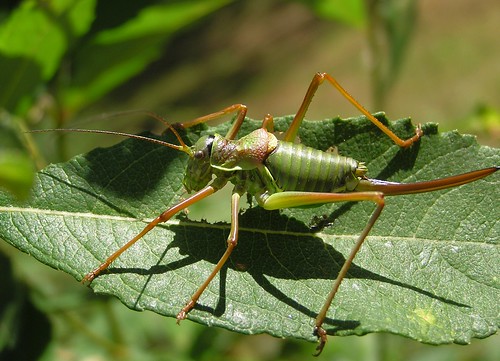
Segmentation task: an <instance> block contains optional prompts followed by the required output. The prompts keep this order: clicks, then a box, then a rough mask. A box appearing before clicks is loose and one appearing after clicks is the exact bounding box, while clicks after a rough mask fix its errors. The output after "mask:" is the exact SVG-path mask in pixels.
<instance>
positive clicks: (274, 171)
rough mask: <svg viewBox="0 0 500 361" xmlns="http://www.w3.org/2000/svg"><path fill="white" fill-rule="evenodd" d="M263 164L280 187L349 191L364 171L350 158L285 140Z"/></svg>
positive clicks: (318, 190) (364, 169)
mask: <svg viewBox="0 0 500 361" xmlns="http://www.w3.org/2000/svg"><path fill="white" fill-rule="evenodd" d="M264 164H265V165H266V167H267V168H268V169H269V172H270V173H271V175H272V176H273V178H274V180H275V182H276V184H277V186H278V187H279V188H280V189H281V190H282V191H306V192H342V191H346V190H347V191H351V190H353V189H354V188H355V187H356V186H357V184H358V182H359V180H358V177H359V176H362V175H363V174H364V173H365V172H366V168H365V167H364V165H363V164H360V163H358V162H357V161H356V160H354V159H352V158H348V157H342V156H340V155H338V154H335V153H329V152H323V151H320V150H317V149H314V148H310V147H306V146H304V145H302V144H293V143H287V142H280V143H279V145H278V147H277V148H276V149H275V150H274V151H273V152H272V153H271V154H270V155H269V156H268V157H267V159H266V160H265V162H264Z"/></svg>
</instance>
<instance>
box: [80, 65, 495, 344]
mask: <svg viewBox="0 0 500 361" xmlns="http://www.w3.org/2000/svg"><path fill="white" fill-rule="evenodd" d="M325 80H326V81H327V82H328V83H330V84H331V85H332V86H334V87H335V88H336V89H337V90H338V91H339V92H340V93H341V94H342V95H343V96H344V97H345V98H346V99H347V100H349V101H350V102H351V103H352V104H353V105H354V106H355V107H356V108H358V110H359V111H361V113H363V114H364V115H365V116H366V117H367V118H368V119H369V120H370V121H372V122H373V123H374V124H375V125H376V126H377V127H378V128H379V129H380V130H381V131H382V132H384V133H385V134H386V135H387V136H389V137H390V138H391V139H392V140H393V141H394V143H396V144H397V145H399V146H401V147H409V146H411V145H412V144H413V143H415V142H417V141H418V140H419V138H420V137H421V136H422V135H423V132H422V130H421V129H420V126H417V128H416V131H415V135H414V136H413V137H411V138H409V139H406V140H402V139H400V138H399V137H398V136H397V135H395V134H394V133H393V132H392V131H391V130H390V129H389V128H387V127H386V126H385V125H384V124H382V123H381V122H380V121H378V120H377V119H376V118H375V117H373V116H372V115H371V114H370V113H369V112H368V111H367V110H366V109H365V108H364V107H362V106H361V105H360V104H359V103H358V102H357V101H356V100H355V99H354V98H353V97H352V96H350V95H349V94H348V93H347V92H346V91H345V90H344V89H343V88H342V87H341V86H340V84H339V83H338V82H337V81H336V80H335V79H334V78H333V77H332V76H330V75H329V74H326V73H318V74H316V75H315V76H314V78H313V80H312V82H311V84H310V86H309V89H308V91H307V93H306V95H305V98H304V100H303V102H302V104H301V106H300V108H299V110H298V112H297V113H296V115H295V118H294V120H293V121H292V123H291V125H290V127H289V128H288V130H287V131H286V133H285V134H284V138H283V140H278V139H277V137H276V136H275V134H274V133H273V118H272V117H271V116H270V115H268V116H266V117H265V119H264V120H263V122H262V126H261V128H260V129H257V130H256V131H254V132H252V133H250V134H248V135H246V136H244V137H242V138H240V139H236V135H237V133H238V131H239V129H240V127H241V125H242V123H243V121H244V119H245V115H246V112H247V108H246V107H245V106H244V105H242V104H235V105H232V106H229V107H227V108H224V109H222V110H221V111H219V112H215V113H212V114H209V115H205V116H202V117H200V118H197V119H194V120H192V121H190V122H186V123H182V124H178V126H180V127H184V128H189V127H192V126H194V125H196V124H199V123H205V122H208V121H211V120H215V119H217V118H221V117H223V116H225V115H228V114H233V113H235V114H236V119H235V121H234V123H233V125H232V126H231V128H230V129H229V131H228V132H227V134H226V135H225V136H221V135H218V134H214V135H209V136H204V137H202V138H200V139H199V140H198V142H196V144H195V145H194V146H192V147H189V146H187V145H186V144H185V143H184V141H183V140H182V138H181V137H180V135H179V134H178V133H177V131H176V129H175V127H174V126H172V125H169V124H167V123H166V122H165V124H166V126H167V127H168V128H169V129H170V130H171V131H172V132H173V133H174V135H175V136H176V138H177V140H178V142H179V144H178V145H176V144H172V143H167V142H164V141H161V140H156V139H151V138H147V137H143V136H138V135H130V134H125V133H119V132H112V131H95V130H84V129H73V130H72V131H80V132H97V133H106V134H115V135H122V136H127V137H131V138H136V139H143V140H147V141H150V142H154V143H157V144H161V145H164V146H167V147H170V148H173V149H176V150H180V151H182V152H184V153H186V154H188V155H189V162H188V166H187V169H186V172H185V175H184V186H185V188H186V190H187V191H189V192H191V191H194V192H195V193H194V194H192V195H191V196H189V197H188V198H186V199H184V200H183V201H181V202H179V203H178V204H176V205H174V206H172V207H171V208H169V209H167V210H166V211H164V212H163V213H161V214H160V215H159V216H158V217H157V218H155V219H154V220H153V221H151V222H150V223H149V224H148V225H146V227H145V228H144V229H143V230H142V231H141V232H140V233H139V234H137V235H136V236H135V237H134V238H132V239H131V240H130V241H128V242H127V243H126V244H125V245H123V246H122V247H120V248H119V249H118V250H116V251H115V252H114V253H113V254H111V255H110V256H109V257H108V258H107V259H106V260H105V261H104V262H103V263H102V264H100V265H99V266H98V267H97V268H95V269H94V270H93V271H91V272H89V273H88V274H87V275H85V276H84V278H83V280H82V282H84V283H90V282H92V280H93V279H94V278H96V277H97V276H99V275H100V274H101V273H102V272H103V271H105V270H106V269H107V268H108V267H109V266H110V265H111V263H112V262H113V261H114V260H115V259H117V258H118V257H119V256H120V255H121V254H122V253H123V252H124V251H126V250H127V249H128V248H129V247H130V246H131V245H132V244H134V243H135V242H137V241H138V240H139V239H141V238H142V237H143V236H144V235H145V234H146V233H148V232H149V231H151V230H152V229H153V228H155V227H156V226H157V225H158V224H160V223H163V222H166V221H168V220H169V219H170V218H171V217H172V216H174V215H175V214H177V213H178V212H180V211H181V210H183V209H186V208H187V207H189V206H190V205H192V204H194V203H196V202H198V201H199V200H201V199H203V198H206V197H208V196H210V195H212V194H213V193H215V192H217V191H218V190H220V189H221V188H223V187H224V186H225V185H226V184H227V183H228V182H230V183H232V184H233V185H234V190H233V194H232V197H231V228H230V232H229V236H228V239H227V248H226V251H225V252H224V254H223V255H222V257H221V258H220V260H219V261H218V263H217V264H216V265H215V267H214V268H213V271H212V272H211V274H210V275H209V276H208V278H207V279H206V281H205V282H203V284H202V285H201V286H199V288H198V289H197V291H196V292H195V293H194V294H193V295H192V296H191V298H190V299H189V301H188V302H187V303H186V305H185V306H184V307H183V308H182V309H181V310H180V312H179V313H178V315H177V321H178V322H180V321H181V320H183V319H185V318H186V317H187V315H188V313H189V311H190V310H191V309H192V308H193V307H194V306H195V305H196V303H197V301H198V299H199V297H200V296H201V295H202V294H203V292H204V290H205V289H206V287H207V286H208V285H209V283H210V282H211V281H212V280H213V278H214V277H215V276H216V275H217V274H218V272H219V271H220V270H221V268H222V267H223V266H224V264H225V263H226V261H227V260H228V258H229V257H230V255H231V252H232V251H233V249H234V248H235V246H236V244H237V242H238V215H239V210H240V198H241V196H242V195H243V194H245V193H248V194H250V195H251V196H253V197H254V198H255V199H256V201H257V203H258V204H259V205H260V206H261V207H263V208H264V209H267V210H273V209H281V208H288V207H301V206H311V205H320V204H324V203H331V202H344V201H371V202H374V203H375V205H376V208H375V211H374V212H373V213H372V215H371V217H370V219H369V220H368V222H367V224H366V226H365V228H364V229H363V231H362V233H361V235H360V236H359V238H358V239H357V241H356V243H355V245H354V246H353V248H352V250H351V252H350V254H349V255H348V256H347V258H346V260H345V263H344V265H343V266H342V268H341V270H340V272H339V274H338V276H337V278H336V280H335V281H334V283H333V286H332V289H331V291H330V293H329V294H328V296H327V298H326V301H325V303H324V305H323V307H322V309H321V310H320V311H319V313H318V315H317V317H316V320H315V326H314V329H313V333H314V334H315V335H316V336H317V337H318V339H319V341H320V343H319V345H318V347H317V351H318V352H317V354H319V353H320V352H321V351H322V349H323V347H324V346H325V343H326V340H327V333H326V331H325V329H324V328H323V322H324V320H325V318H326V315H327V312H328V310H329V308H330V306H331V304H332V303H333V301H334V299H335V295H336V293H337V291H338V289H339V287H340V285H341V282H342V280H343V279H344V278H345V276H346V274H347V271H348V270H349V268H350V266H351V264H352V262H353V260H354V257H355V256H356V254H357V252H358V251H359V249H360V248H361V246H362V244H363V242H364V240H365V239H366V237H367V235H368V233H369V232H370V230H371V228H372V227H373V226H374V224H375V222H376V220H377V219H378V217H379V216H380V214H381V212H382V209H383V207H384V196H385V195H400V194H411V193H420V192H428V191H434V190H439V189H444V188H449V187H455V186H459V185H462V184H465V183H469V182H473V181H475V180H478V179H481V178H483V177H486V176H488V175H490V174H492V173H494V172H496V171H497V170H498V169H499V167H490V168H485V169H482V170H476V171H472V172H470V173H465V174H461V175H455V176H450V177H448V178H443V179H438V180H431V181H425V182H419V183H410V184H400V183H394V182H386V181H380V180H375V179H368V178H367V177H366V175H365V174H366V172H367V169H366V166H365V165H364V163H362V162H358V161H356V160H354V159H352V158H348V157H344V156H340V155H338V154H336V153H334V152H322V151H319V150H316V149H313V148H309V147H306V146H303V145H301V144H296V143H294V140H295V139H296V137H297V133H298V130H299V128H300V125H301V123H302V120H303V119H304V116H305V114H306V112H307V109H308V107H309V104H310V103H311V101H312V98H313V96H314V94H315V92H316V91H317V89H318V87H319V86H320V85H321V84H323V83H324V81H325ZM148 114H149V115H150V116H153V117H154V118H156V119H158V120H160V121H163V122H164V120H163V119H162V118H161V117H159V116H157V115H156V114H153V113H148Z"/></svg>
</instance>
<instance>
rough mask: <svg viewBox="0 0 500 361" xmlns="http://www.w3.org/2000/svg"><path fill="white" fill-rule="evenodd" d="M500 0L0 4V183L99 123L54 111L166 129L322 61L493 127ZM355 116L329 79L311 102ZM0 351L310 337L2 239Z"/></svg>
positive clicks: (379, 95)
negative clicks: (147, 289)
mask: <svg viewBox="0 0 500 361" xmlns="http://www.w3.org/2000/svg"><path fill="white" fill-rule="evenodd" d="M499 23H500V3H498V1H495V0H483V1H481V2H477V1H473V0H454V1H453V0H442V1H439V2H436V1H432V0H421V1H411V0H400V1H397V0H393V1H390V0H386V1H380V0H379V1H377V0H372V1H369V0H365V1H362V0H345V1H339V0H337V1H335V0H330V1H327V0H324V1H321V0H311V1H306V0H302V1H298V0H297V1H285V0H272V1H270V0H268V1H265V0H254V1H231V0H213V1H201V0H200V1H159V0H147V1H140V2H139V1H136V2H123V1H118V0H108V1H100V2H97V1H95V0H47V1H42V0H39V1H13V0H7V1H5V0H3V1H2V2H1V3H0V187H2V188H4V189H7V190H9V191H10V192H13V193H14V194H16V195H17V196H18V197H23V196H26V195H27V193H28V192H29V185H30V179H31V176H32V172H33V170H35V169H37V168H41V167H43V166H44V165H46V164H48V163H50V162H54V161H61V160H65V159H67V158H68V157H70V156H72V155H74V154H77V153H80V152H83V151H88V150H90V149H92V148H94V147H96V146H105V145H109V144H111V143H114V142H116V141H117V140H116V139H113V138H111V139H108V138H107V137H102V136H97V137H93V136H87V135H82V134H76V135H75V134H73V135H70V134H69V135H65V136H60V135H55V134H45V135H36V136H35V135H33V134H26V133H23V131H24V130H27V129H46V128H59V127H76V126H78V127H87V128H105V129H110V130H118V131H128V132H139V131H143V130H146V129H151V128H153V129H156V130H157V131H161V127H159V126H158V124H156V123H155V122H154V121H153V120H151V119H145V118H143V117H113V118H106V117H105V115H104V114H105V113H112V112H115V111H123V110H131V109H148V110H152V111H155V112H157V113H159V114H162V115H164V116H165V117H166V118H167V120H169V121H172V122H176V121H182V120H189V119H191V118H194V117H197V116H200V115H204V114H207V113H210V112H213V111H216V110H219V109H221V108H223V107H225V106H228V105H230V104H233V103H244V104H246V105H247V106H248V107H249V116H250V117H253V118H256V119H258V118H262V117H263V116H264V115H265V114H267V113H271V114H273V115H276V116H279V115H286V114H293V113H295V112H296V110H297V109H298V106H299V105H300V102H301V100H302V98H303V96H304V93H305V91H306V89H307V86H308V85H309V82H310V80H311V78H312V76H313V74H314V73H315V72H318V71H325V72H329V73H331V74H332V75H333V76H335V77H336V78H337V79H338V80H339V81H340V83H341V84H342V85H344V87H345V88H346V89H347V90H348V91H349V92H350V93H351V94H353V95H354V96H355V97H356V98H357V99H358V100H359V101H360V102H361V103H362V104H364V105H365V106H366V107H367V108H368V109H370V110H371V111H378V110H384V111H386V112H387V114H388V116H389V118H392V119H397V118H401V117H406V116H411V117H412V118H413V120H414V122H415V123H417V122H428V121H432V122H438V123H440V129H441V130H451V129H459V131H460V132H461V133H473V134H476V135H478V139H479V142H480V143H483V144H489V145H492V146H497V147H498V146H499V144H500V116H499V109H500V97H499V95H500V61H499V60H500V47H498V24H499ZM336 115H341V116H344V117H347V116H351V115H357V112H356V111H355V109H353V108H352V106H351V105H349V104H348V103H347V102H346V101H345V100H344V99H342V98H341V97H340V96H339V95H338V94H336V92H335V91H334V90H333V89H331V88H329V86H328V85H326V86H325V87H324V88H321V89H320V90H319V92H318V94H317V96H316V97H315V100H314V102H313V104H312V106H311V109H310V112H309V113H308V115H307V118H309V119H323V118H326V117H332V116H336ZM0 252H1V253H0V267H1V271H2V272H1V273H0V276H1V277H2V288H1V291H0V360H3V359H19V360H21V359H26V360H29V359H39V360H111V359H130V360H135V359H141V360H198V359H200V360H205V359H206V360H226V359H227V360H299V359H300V360H303V359H304V358H305V357H310V355H311V354H312V352H313V350H314V345H312V344H308V343H305V342H297V341H294V340H280V339H276V338H272V337H270V336H267V335H257V336H243V335H238V334H235V333H231V332H229V331H225V330H220V329H212V328H209V327H206V326H200V325H197V324H194V323H192V322H189V321H185V322H183V324H182V325H181V326H180V327H178V326H176V324H175V321H174V320H173V319H166V318H164V317H161V316H159V315H156V314H153V313H150V312H145V313H137V312H133V311H130V310H128V309H127V308H126V307H124V306H123V305H121V304H120V302H119V301H117V300H116V299H113V298H107V297H101V296H96V295H94V294H92V292H91V291H90V290H89V289H87V288H85V287H82V286H81V285H80V284H79V283H78V282H76V281H75V280H74V279H72V278H70V277H69V276H66V275H65V274H62V273H61V272H57V271H55V270H52V269H49V268H48V267H45V266H43V265H40V264H38V263H37V262H35V261H34V260H33V259H31V258H30V257H29V256H27V255H24V254H20V253H19V252H17V251H16V250H14V249H13V248H11V247H9V246H7V245H5V244H4V243H0ZM498 354H499V347H498V336H493V337H490V338H488V339H486V340H475V341H474V342H473V343H472V345H470V346H465V347H464V346H458V345H449V346H439V347H435V346H428V345H423V344H419V343H417V342H415V341H410V340H405V339H402V338H401V337H397V336H392V335H387V334H383V335H378V334H374V335H368V336H364V337H344V338H334V337H332V338H330V342H329V345H328V346H327V347H326V349H325V351H324V353H323V355H322V356H321V357H322V358H323V359H336V360H399V359H400V360H424V359H425V360H496V359H497V357H498Z"/></svg>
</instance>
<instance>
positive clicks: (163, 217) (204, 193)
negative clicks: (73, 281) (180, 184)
mask: <svg viewBox="0 0 500 361" xmlns="http://www.w3.org/2000/svg"><path fill="white" fill-rule="evenodd" d="M220 188H222V187H215V186H213V185H209V186H206V187H205V188H203V189H202V190H200V191H198V192H196V193H195V194H193V195H192V196H190V197H189V198H187V199H185V200H183V201H182V202H179V203H177V204H176V205H175V206H173V207H171V208H169V209H167V210H166V211H165V212H163V213H162V214H160V215H159V216H158V217H156V218H155V219H154V220H152V221H151V222H150V223H148V224H147V225H146V227H144V229H143V230H142V231H141V232H140V233H139V234H137V235H136V236H135V237H134V238H132V239H131V240H130V241H128V242H127V243H126V244H124V245H123V246H121V247H120V248H119V249H118V250H116V251H115V252H114V253H113V254H112V255H111V256H109V257H108V258H106V260H105V261H104V262H103V263H101V264H100V265H99V266H98V267H97V268H95V269H94V270H93V271H91V272H89V273H87V274H86V275H85V277H83V279H82V281H81V282H82V283H84V284H88V283H91V282H92V281H93V280H94V279H95V278H96V277H97V276H99V275H100V274H101V273H102V272H103V271H105V270H106V269H107V268H108V267H109V266H110V265H111V263H113V261H114V260H116V259H117V258H118V257H119V256H120V255H121V254H122V253H123V252H125V251H126V250H127V249H129V248H130V247H131V246H132V245H133V244H134V243H136V242H137V241H138V240H140V239H141V238H142V237H144V235H145V234H146V233H148V232H149V231H151V230H152V229H153V228H155V227H156V226H157V225H158V224H160V223H163V222H166V221H168V220H169V219H170V218H172V216H174V215H175V214H177V213H179V212H180V211H182V210H183V209H185V208H187V207H189V206H190V205H193V204H195V203H196V202H198V201H200V200H202V199H203V198H206V197H208V196H209V195H211V194H213V193H215V192H216V191H217V190H219V189H220Z"/></svg>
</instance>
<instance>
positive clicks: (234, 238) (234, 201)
mask: <svg viewBox="0 0 500 361" xmlns="http://www.w3.org/2000/svg"><path fill="white" fill-rule="evenodd" d="M240 197H241V196H240V194H239V193H236V192H235V193H233V195H232V197H231V229H230V231H229V236H228V238H227V248H226V251H225V252H224V254H223V255H222V257H221V258H220V260H219V262H217V264H216V265H215V267H214V269H213V270H212V272H211V273H210V275H209V276H208V277H207V279H206V280H205V282H203V284H202V285H201V286H200V287H199V288H198V289H197V290H196V292H195V293H194V294H193V295H192V296H191V299H190V300H189V301H188V302H187V303H186V305H185V306H184V307H183V308H182V309H181V311H180V312H179V313H178V314H177V323H179V322H181V321H182V320H184V319H185V318H186V316H187V313H188V312H189V311H190V310H191V309H192V308H193V307H194V306H195V305H196V302H198V299H199V298H200V296H201V295H202V294H203V292H204V291H205V289H206V288H207V287H208V285H209V284H210V282H212V280H213V279H214V278H215V276H216V275H217V274H218V273H219V271H220V270H221V269H222V267H224V264H225V263H226V262H227V260H228V258H229V256H230V255H231V253H232V252H233V249H234V247H236V244H237V243H238V213H239V210H240Z"/></svg>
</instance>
